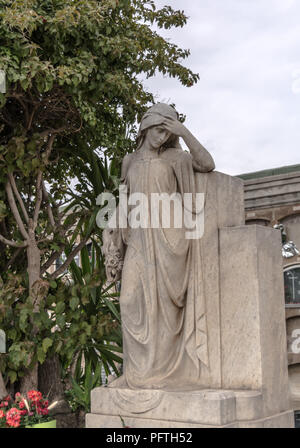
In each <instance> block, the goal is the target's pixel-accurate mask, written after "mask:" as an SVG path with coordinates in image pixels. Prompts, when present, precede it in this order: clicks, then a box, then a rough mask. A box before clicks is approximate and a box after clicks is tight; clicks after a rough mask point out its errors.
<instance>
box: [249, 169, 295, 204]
mask: <svg viewBox="0 0 300 448" xmlns="http://www.w3.org/2000/svg"><path fill="white" fill-rule="evenodd" d="M244 182H245V208H246V210H252V209H258V208H268V207H274V206H279V205H287V204H293V203H295V202H297V201H298V202H300V174H299V172H297V171H296V172H294V173H288V174H278V175H275V176H267V177H263V178H258V179H249V180H245V181H244Z"/></svg>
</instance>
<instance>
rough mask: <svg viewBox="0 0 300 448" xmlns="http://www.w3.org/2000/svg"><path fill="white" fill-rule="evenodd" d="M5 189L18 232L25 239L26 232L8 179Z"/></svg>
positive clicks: (26, 236)
mask: <svg viewBox="0 0 300 448" xmlns="http://www.w3.org/2000/svg"><path fill="white" fill-rule="evenodd" d="M5 190H6V193H7V199H8V202H9V205H10V208H11V211H12V213H13V215H14V218H15V220H16V222H17V224H18V226H19V229H20V232H21V233H22V235H23V237H24V239H25V240H27V238H28V233H27V232H26V230H25V227H24V224H23V221H22V219H21V216H20V213H19V210H18V207H17V204H16V201H15V198H14V194H13V191H12V188H11V184H10V181H8V182H7V183H6V185H5Z"/></svg>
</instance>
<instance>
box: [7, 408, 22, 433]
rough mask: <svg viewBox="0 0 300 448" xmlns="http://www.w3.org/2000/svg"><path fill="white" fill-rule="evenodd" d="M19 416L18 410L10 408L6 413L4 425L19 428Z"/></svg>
mask: <svg viewBox="0 0 300 448" xmlns="http://www.w3.org/2000/svg"><path fill="white" fill-rule="evenodd" d="M20 420H21V414H20V411H19V409H17V408H11V409H10V410H9V411H7V413H6V423H7V424H8V425H9V426H12V427H13V428H18V426H20Z"/></svg>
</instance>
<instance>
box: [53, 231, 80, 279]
mask: <svg viewBox="0 0 300 448" xmlns="http://www.w3.org/2000/svg"><path fill="white" fill-rule="evenodd" d="M88 239H89V236H88V237H85V238H84V239H83V240H82V241H81V243H80V244H78V246H76V247H75V249H74V250H73V251H72V252H71V253H70V255H69V256H68V258H67V259H66V261H65V262H64V263H63V264H62V265H61V266H60V267H59V268H58V269H57V270H56V271H55V272H54V273H53V274H51V275H50V278H54V279H55V278H57V277H58V276H59V275H60V274H62V273H63V272H64V271H65V270H66V269H67V268H68V267H69V265H70V264H71V263H72V261H73V259H74V257H75V256H76V255H77V254H78V252H80V251H81V249H82V248H83V247H84V246H85V245H86V242H87V240H88Z"/></svg>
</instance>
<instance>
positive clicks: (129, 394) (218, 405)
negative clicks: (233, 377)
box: [86, 387, 294, 428]
mask: <svg viewBox="0 0 300 448" xmlns="http://www.w3.org/2000/svg"><path fill="white" fill-rule="evenodd" d="M91 411H92V413H91V414H87V416H86V427H87V428H122V426H123V423H122V419H123V421H124V424H125V425H126V426H129V427H131V428H272V427H276V428H289V427H292V426H293V422H294V414H293V412H292V411H286V412H280V413H278V414H273V415H271V416H268V417H265V416H264V403H263V395H262V393H261V392H260V391H250V390H240V391H233V390H217V389H216V390H213V389H207V390H201V391H183V392H167V391H159V390H138V391H136V390H135V391H134V390H130V389H114V388H109V387H99V388H97V389H94V390H93V392H92V409H91Z"/></svg>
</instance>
